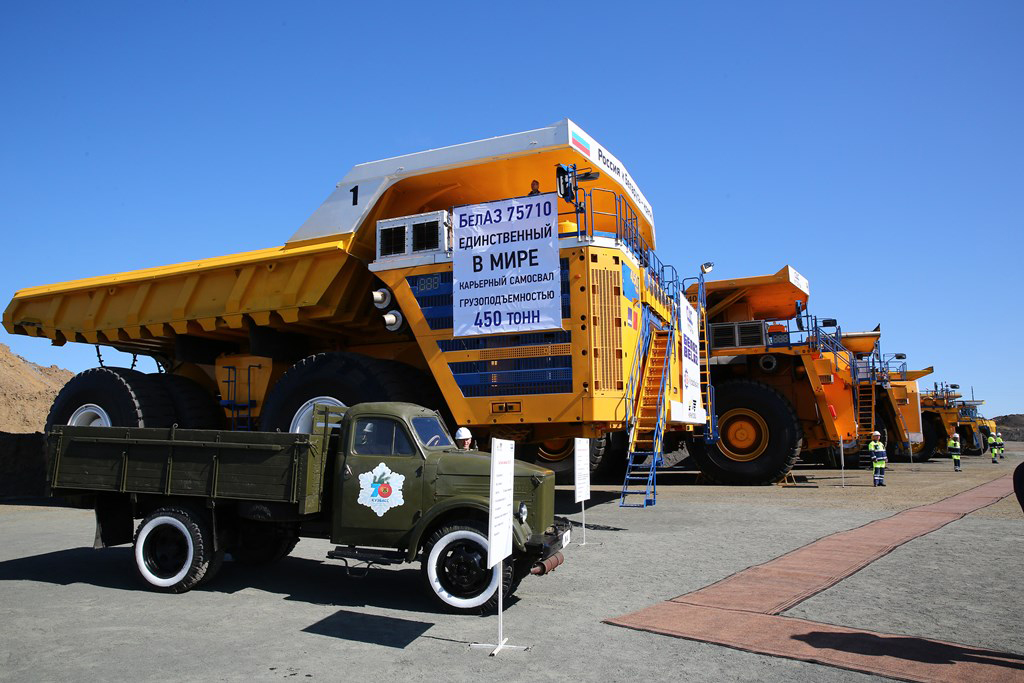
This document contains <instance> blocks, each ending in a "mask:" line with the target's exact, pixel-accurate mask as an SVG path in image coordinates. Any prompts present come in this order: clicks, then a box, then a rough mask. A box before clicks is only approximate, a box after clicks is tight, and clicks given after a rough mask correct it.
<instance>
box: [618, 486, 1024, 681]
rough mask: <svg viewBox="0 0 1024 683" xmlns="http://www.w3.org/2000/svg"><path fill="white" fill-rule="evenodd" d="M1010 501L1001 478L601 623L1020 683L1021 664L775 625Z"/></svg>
mask: <svg viewBox="0 0 1024 683" xmlns="http://www.w3.org/2000/svg"><path fill="white" fill-rule="evenodd" d="M1012 492H1013V484H1012V480H1011V478H1010V477H1008V476H1007V477H1002V478H1000V479H996V480H994V481H991V482H989V483H987V484H983V485H981V486H979V487H977V488H974V489H971V490H969V491H965V492H963V493H959V494H957V495H955V496H952V497H950V498H946V499H945V500H941V501H939V502H937V503H932V504H930V505H924V506H921V507H917V508H912V509H910V510H906V511H904V512H901V513H898V514H896V515H893V516H892V517H888V518H886V519H880V520H877V521H874V522H871V523H869V524H866V525H864V526H862V527H859V528H857V529H852V530H850V531H843V532H840V533H837V534H833V535H831V536H826V537H825V538H822V539H820V540H817V541H815V542H814V543H811V544H809V545H806V546H804V547H803V548H799V549H797V550H794V551H793V552H791V553H787V554H786V555H782V556H781V557H778V558H776V559H774V560H772V561H770V562H767V563H765V564H762V565H758V566H756V567H751V568H750V569H746V570H744V571H742V572H739V573H737V574H733V575H732V576H730V577H728V578H726V579H723V580H722V581H719V582H718V583H715V584H712V585H710V586H707V587H705V588H702V589H700V590H697V591H694V592H692V593H687V594H686V595H681V596H679V597H678V598H674V599H673V600H671V601H669V602H663V603H659V604H657V605H654V606H652V607H648V608H647V609H643V610H640V611H639V612H634V613H633V614H628V615H625V616H623V617H619V618H617V619H609V620H607V623H610V624H616V625H618V626H624V627H626V628H633V629H639V630H644V631H652V632H654V633H661V634H664V635H670V636H675V637H679V638H687V639H690V640H700V641H705V642H710V643H717V644H719V645H725V646H727V647H734V648H737V649H740V650H747V651H750V652H758V653H762V654H769V655H775V656H778V657H788V658H791V659H800V660H804V661H808V662H818V663H821V664H828V665H831V666H836V667H840V668H844V669H852V670H855V671H863V672H866V673H875V674H881V675H883V676H889V677H892V678H899V679H902V680H908V681H928V682H930V681H960V680H963V681H1022V682H1024V657H1022V656H1019V655H1014V654H1008V653H1001V652H994V651H990V650H982V649H978V648H972V647H969V646H965V645H957V644H954V643H944V642H941V641H937V640H929V639H925V638H915V637H910V636H900V635H892V634H881V633H871V632H869V631H859V630H856V629H848V628H844V627H841V626H833V625H830V624H819V623H816V622H812V621H805V620H802V619H793V618H790V617H781V616H777V615H779V614H780V613H781V612H784V611H785V610H788V609H791V608H792V607H794V606H795V605H797V604H799V603H800V602H803V601H804V600H806V599H807V598H809V597H811V596H812V595H815V594H816V593H819V592H821V591H823V590H825V589H826V588H828V587H830V586H833V585H835V584H836V583H838V582H839V581H841V580H843V579H844V578H846V577H848V576H850V575H851V574H853V573H855V572H857V571H859V570H860V569H863V568H864V567H866V566H867V565H869V564H871V563H872V562H874V561H875V560H877V559H878V558H880V557H882V556H884V555H886V554H888V553H890V552H892V551H893V550H894V549H895V548H897V547H899V546H901V545H903V544H904V543H906V542H907V541H910V540H912V539H914V538H918V537H920V536H923V535H925V534H928V533H931V532H933V531H936V530H937V529H940V528H942V527H944V526H945V525H947V524H949V523H950V522H953V521H956V520H958V519H961V518H962V517H963V516H964V515H967V514H969V513H971V512H974V511H975V510H979V509H981V508H983V507H987V506H989V505H992V504H993V503H995V502H997V501H999V500H1001V499H1003V498H1004V497H1006V496H1008V495H1010V494H1011V493H1012Z"/></svg>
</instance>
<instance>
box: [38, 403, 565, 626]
mask: <svg viewBox="0 0 1024 683" xmlns="http://www.w3.org/2000/svg"><path fill="white" fill-rule="evenodd" d="M312 432H313V433H311V434H294V433H279V432H244V431H213V430H190V429H178V428H175V427H171V428H125V427H82V426H76V427H72V426H54V427H53V428H52V429H51V431H50V432H49V433H48V434H47V455H48V458H49V466H48V484H49V486H50V490H51V492H52V494H53V495H57V496H64V497H66V498H67V499H68V500H69V501H71V502H72V503H73V504H76V505H79V506H82V507H85V506H89V507H94V508H95V510H96V542H95V545H96V547H98V548H100V547H106V546H114V545H121V544H125V543H132V542H133V541H134V548H135V553H134V556H135V564H136V568H137V570H138V574H139V576H140V577H141V578H142V579H143V580H144V581H145V582H146V583H147V584H149V586H150V587H152V588H153V589H155V590H161V591H167V592H174V593H181V592H184V591H187V590H189V589H191V588H194V587H195V586H197V585H199V584H200V583H203V582H206V581H209V580H210V579H212V578H213V576H214V575H215V574H216V573H217V570H218V569H219V568H220V566H221V563H222V561H223V559H224V555H225V554H226V553H227V554H230V555H231V557H232V559H233V560H234V561H236V562H241V563H246V564H265V563H269V562H273V561H275V560H279V559H282V558H283V557H285V556H286V555H287V554H288V553H289V552H291V550H292V549H293V548H294V547H295V544H296V543H297V542H298V540H299V538H323V539H329V540H330V542H331V543H334V544H337V548H335V550H333V551H331V552H329V553H328V557H329V558H332V559H337V560H341V561H343V562H344V563H345V564H346V566H347V565H348V563H349V562H354V563H372V564H378V565H384V564H392V563H400V562H414V561H415V560H416V559H417V558H420V559H421V561H422V573H423V578H424V581H425V582H426V585H427V587H428V588H429V589H430V591H431V593H432V594H433V595H434V596H435V597H436V599H437V600H438V601H439V603H440V604H441V605H442V606H443V607H444V608H446V609H448V610H451V611H456V612H484V611H489V610H493V609H495V606H496V604H497V599H498V598H497V593H498V591H497V588H498V581H499V580H501V581H503V591H504V593H505V595H510V594H511V593H512V591H514V590H515V588H516V587H517V586H518V584H519V582H520V581H521V580H522V579H523V578H525V577H526V576H527V575H529V574H535V575H543V574H546V573H547V572H549V571H551V570H552V569H554V568H555V567H557V566H558V565H559V564H561V563H562V553H561V552H560V551H561V549H562V547H563V546H564V545H565V544H566V543H568V540H569V522H568V521H567V520H564V519H558V520H556V519H555V516H554V485H555V479H554V474H553V473H552V472H551V471H549V470H546V469H543V468H540V467H536V466H533V465H528V464H525V463H519V462H517V463H516V470H515V486H514V504H513V510H514V515H513V537H514V543H513V552H512V556H511V557H510V558H508V559H506V560H505V562H504V563H502V564H499V565H496V566H495V567H494V568H493V569H491V570H488V569H487V520H488V494H489V482H490V457H489V456H488V455H487V454H486V453H480V452H479V451H460V450H457V449H456V448H455V445H454V444H453V442H452V439H451V437H450V436H449V434H448V432H447V430H446V429H445V427H444V423H443V422H442V420H441V419H440V418H439V416H438V414H437V413H435V412H434V411H431V410H427V409H426V408H422V407H420V406H417V405H413V404H410V403H361V404H358V405H355V406H352V407H349V408H339V407H334V406H327V405H317V406H316V407H315V416H314V429H313V430H312ZM137 519H141V520H142V521H141V522H140V523H139V525H138V527H137V529H136V527H135V520H137Z"/></svg>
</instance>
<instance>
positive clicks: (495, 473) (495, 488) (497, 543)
mask: <svg viewBox="0 0 1024 683" xmlns="http://www.w3.org/2000/svg"><path fill="white" fill-rule="evenodd" d="M515 446H516V444H515V442H514V441H508V440H506V439H491V504H490V514H489V516H488V517H489V518H488V521H487V568H488V569H492V568H493V567H494V566H495V565H501V566H499V567H498V571H497V574H498V643H497V645H495V644H490V643H473V644H472V645H470V647H473V648H477V649H489V650H491V653H490V656H491V657H493V656H494V655H496V654H498V652H500V651H501V650H525V649H526V648H525V647H523V646H522V645H508V644H507V643H508V638H506V637H505V630H504V622H503V620H502V613H503V612H504V609H505V604H504V603H505V596H504V590H503V584H504V583H505V581H504V578H505V571H504V565H503V563H504V561H505V558H506V557H508V556H509V555H511V554H512V488H513V485H514V484H515V462H516V451H515Z"/></svg>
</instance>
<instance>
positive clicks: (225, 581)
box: [0, 547, 518, 629]
mask: <svg viewBox="0 0 1024 683" xmlns="http://www.w3.org/2000/svg"><path fill="white" fill-rule="evenodd" d="M361 571H362V570H361V569H360V572H361ZM7 581H36V582H42V583H51V584H54V585H58V586H70V585H73V584H78V583H82V584H89V585H92V586H99V587H102V588H109V589H111V590H118V591H132V592H136V591H142V592H148V591H150V590H152V589H151V588H149V587H148V586H147V585H146V584H144V583H143V582H142V579H141V578H139V577H138V576H137V575H136V573H135V558H134V556H133V551H132V549H131V548H129V547H117V548H104V549H102V550H93V549H92V548H73V549H69V550H58V551H55V552H52V553H45V554H42V555H34V556H32V557H23V558H19V559H15V560H7V561H6V562H0V584H2V583H3V582H7ZM247 588H251V589H255V590H260V591H265V592H268V593H274V594H278V595H281V596H283V598H284V599H285V600H296V601H299V602H305V603H309V604H315V605H337V606H340V607H379V608H387V609H394V610H404V611H410V612H427V613H439V612H440V609H439V608H438V606H437V604H436V603H435V602H434V599H433V598H432V597H431V595H430V594H429V592H428V591H429V589H428V588H427V586H426V583H425V581H424V579H423V578H422V576H421V572H420V569H419V565H418V564H416V565H405V566H404V568H390V567H389V568H379V567H378V568H373V569H371V570H370V571H369V572H368V573H367V574H366V575H365V576H360V575H357V574H356V573H355V572H353V573H352V574H351V575H349V574H347V573H346V571H345V567H344V566H342V565H340V564H332V563H328V562H321V561H319V560H310V559H306V558H302V557H287V558H285V559H284V560H282V561H280V562H278V563H276V564H273V565H270V566H266V567H251V566H246V565H241V564H236V563H234V562H230V561H228V562H225V563H224V566H223V567H222V568H221V570H220V572H219V573H218V574H217V576H216V577H214V579H213V580H211V581H210V582H209V583H207V584H203V585H201V586H200V587H199V588H196V589H194V590H197V591H209V592H211V593H228V594H234V593H238V592H240V591H242V590H245V589H247ZM517 602H518V598H516V596H515V595H512V596H511V597H507V598H506V599H505V607H506V608H508V607H510V606H512V605H515V604H516V603H517ZM324 628H325V629H326V628H328V627H327V626H325V627H324Z"/></svg>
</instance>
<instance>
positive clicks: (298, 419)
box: [288, 396, 348, 434]
mask: <svg viewBox="0 0 1024 683" xmlns="http://www.w3.org/2000/svg"><path fill="white" fill-rule="evenodd" d="M317 403H320V404H322V405H329V406H334V407H335V408H347V407H348V406H346V405H345V404H344V403H342V402H341V401H339V400H338V399H336V398H334V397H333V396H317V397H316V398H311V399H309V400H308V401H306V402H305V403H303V404H302V405H301V406H300V407H299V409H298V410H296V411H295V417H293V418H292V423H291V425H290V426H289V427H288V431H289V432H292V433H293V434H312V433H313V406H314V405H316V404H317Z"/></svg>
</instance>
